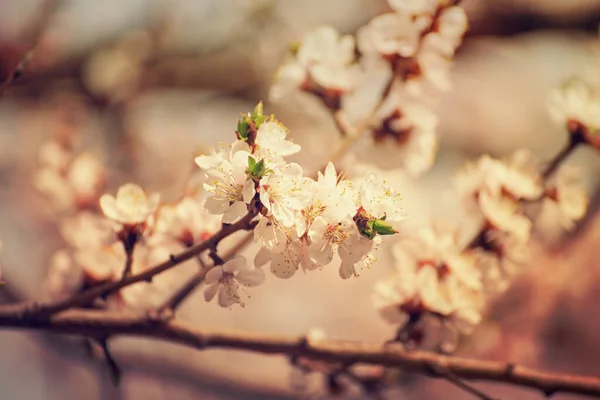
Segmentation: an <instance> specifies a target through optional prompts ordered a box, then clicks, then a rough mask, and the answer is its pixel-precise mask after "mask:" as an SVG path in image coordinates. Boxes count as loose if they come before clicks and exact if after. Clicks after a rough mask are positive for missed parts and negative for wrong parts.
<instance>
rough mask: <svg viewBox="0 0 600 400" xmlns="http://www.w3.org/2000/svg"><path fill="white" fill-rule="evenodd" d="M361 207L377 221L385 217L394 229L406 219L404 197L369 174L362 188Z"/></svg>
mask: <svg viewBox="0 0 600 400" xmlns="http://www.w3.org/2000/svg"><path fill="white" fill-rule="evenodd" d="M360 205H361V207H362V208H364V209H365V210H366V212H367V213H369V214H370V215H371V216H373V217H375V218H376V219H382V218H384V217H385V222H386V223H388V224H390V225H391V226H392V227H393V228H394V229H398V228H399V223H400V222H401V221H403V220H404V219H406V213H405V212H404V211H402V197H401V196H400V194H398V193H397V192H396V191H395V190H393V189H392V188H391V187H389V186H388V185H387V184H386V182H385V181H382V180H381V179H380V178H379V177H377V176H376V175H375V174H368V175H367V176H366V177H365V178H364V179H363V181H362V183H361V186H360Z"/></svg>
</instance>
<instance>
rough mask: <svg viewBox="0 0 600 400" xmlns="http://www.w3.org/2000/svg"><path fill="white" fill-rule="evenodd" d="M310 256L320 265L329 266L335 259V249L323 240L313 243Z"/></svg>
mask: <svg viewBox="0 0 600 400" xmlns="http://www.w3.org/2000/svg"><path fill="white" fill-rule="evenodd" d="M308 254H310V258H312V259H313V260H314V261H315V262H316V263H317V264H319V265H328V264H329V263H330V262H331V260H332V259H333V247H332V246H331V244H330V243H329V242H325V241H323V240H321V241H319V242H314V243H311V245H310V246H309V248H308Z"/></svg>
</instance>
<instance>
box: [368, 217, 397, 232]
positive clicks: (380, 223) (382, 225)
mask: <svg viewBox="0 0 600 400" xmlns="http://www.w3.org/2000/svg"><path fill="white" fill-rule="evenodd" d="M372 221H373V230H374V231H375V232H377V233H378V234H380V235H393V234H394V233H398V231H397V230H395V229H394V228H392V226H391V225H390V224H388V223H387V222H385V221H384V220H383V219H374V220H372ZM369 222H371V221H369Z"/></svg>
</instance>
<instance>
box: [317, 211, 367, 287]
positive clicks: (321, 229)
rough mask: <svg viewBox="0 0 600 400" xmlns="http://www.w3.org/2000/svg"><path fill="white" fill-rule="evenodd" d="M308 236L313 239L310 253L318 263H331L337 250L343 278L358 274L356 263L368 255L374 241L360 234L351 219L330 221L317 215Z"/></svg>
mask: <svg viewBox="0 0 600 400" xmlns="http://www.w3.org/2000/svg"><path fill="white" fill-rule="evenodd" d="M308 237H309V238H310V240H311V244H310V246H309V248H308V250H309V255H310V257H311V259H312V260H313V261H314V262H316V263H317V264H318V265H328V264H330V263H331V261H332V260H333V256H334V253H335V252H337V254H338V255H339V257H340V260H341V264H340V268H339V273H340V276H341V277H342V279H348V278H350V277H351V276H353V275H355V274H356V264H358V263H360V262H361V261H362V260H363V259H364V258H365V257H368V253H369V251H370V250H371V248H372V247H373V242H374V241H373V240H370V239H367V238H365V237H363V236H362V235H360V233H359V232H358V229H357V227H356V224H354V223H353V221H352V220H351V219H346V220H343V221H340V222H338V223H330V222H327V221H326V220H325V219H324V218H323V217H317V218H315V220H314V221H313V223H312V225H311V227H310V229H309V231H308Z"/></svg>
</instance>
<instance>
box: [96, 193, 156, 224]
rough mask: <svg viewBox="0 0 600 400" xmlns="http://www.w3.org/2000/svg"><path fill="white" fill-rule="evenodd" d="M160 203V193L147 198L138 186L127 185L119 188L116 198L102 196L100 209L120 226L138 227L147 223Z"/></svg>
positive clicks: (108, 195)
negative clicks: (137, 225)
mask: <svg viewBox="0 0 600 400" xmlns="http://www.w3.org/2000/svg"><path fill="white" fill-rule="evenodd" d="M158 202H159V195H158V193H153V194H151V195H150V196H147V195H146V193H145V192H144V191H143V190H142V188H140V187H139V186H138V185H135V184H133V183H127V184H125V185H123V186H121V187H120V188H119V190H118V191H117V196H116V197H113V196H112V195H110V194H104V195H102V197H100V208H101V209H102V212H103V213H104V215H106V216H107V217H108V218H110V219H112V220H114V221H116V222H118V223H120V224H123V225H136V224H141V223H144V222H146V220H147V219H148V217H150V216H151V215H152V214H154V212H155V211H156V208H157V207H158Z"/></svg>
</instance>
